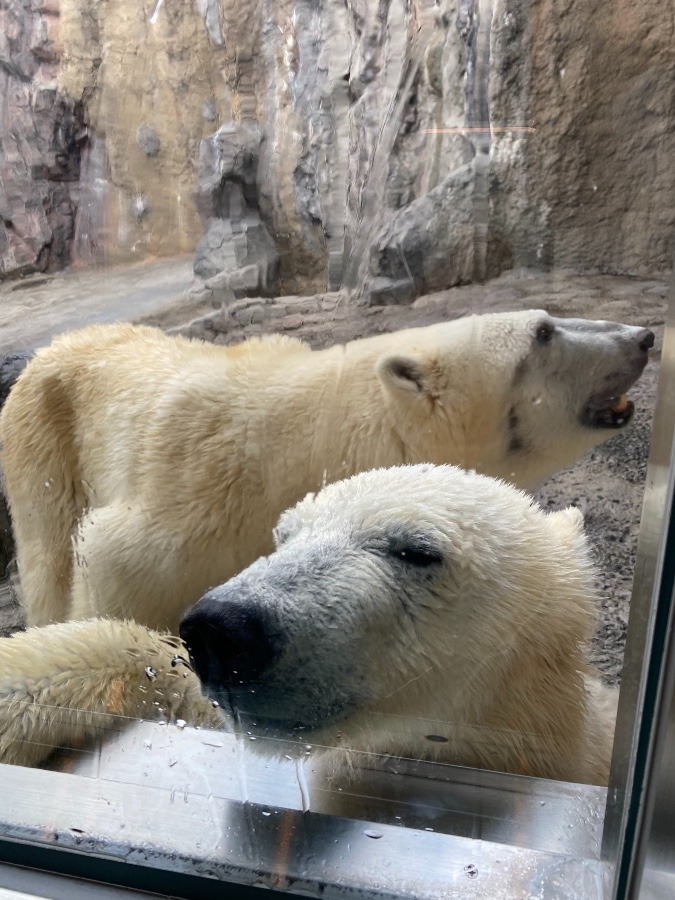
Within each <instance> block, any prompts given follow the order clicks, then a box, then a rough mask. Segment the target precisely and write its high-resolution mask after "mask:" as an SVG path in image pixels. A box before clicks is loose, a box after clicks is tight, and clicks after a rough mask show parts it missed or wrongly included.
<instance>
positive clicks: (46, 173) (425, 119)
mask: <svg viewBox="0 0 675 900" xmlns="http://www.w3.org/2000/svg"><path fill="white" fill-rule="evenodd" d="M56 2H57V0H43V2H38V0H33V2H31V0H0V15H1V16H3V17H4V19H3V22H4V24H5V26H6V27H5V29H4V31H3V34H4V35H5V36H4V37H2V38H0V81H2V79H4V81H2V86H4V88H5V90H4V91H3V95H2V96H3V99H2V100H0V116H1V117H2V118H1V119H0V122H1V128H2V132H1V134H0V141H2V144H1V146H0V172H1V173H2V191H1V192H0V213H1V214H2V220H3V222H4V226H0V253H1V254H2V256H1V257H0V259H1V260H2V262H1V264H0V265H1V266H2V268H0V274H1V273H2V271H4V272H5V273H11V272H17V271H20V270H21V269H22V268H23V269H25V268H26V267H33V268H47V267H49V266H54V265H58V264H62V263H63V262H64V261H65V260H67V259H68V258H71V259H75V260H84V261H97V260H101V259H103V258H105V259H107V260H109V261H114V260H115V259H120V258H129V257H138V256H147V255H168V254H172V253H177V252H184V251H189V252H192V251H194V250H195V248H197V251H196V261H195V271H196V273H197V274H198V275H199V276H200V278H201V284H202V291H203V293H204V294H205V295H209V294H210V295H211V296H212V298H213V300H214V302H219V301H223V300H225V301H228V300H231V299H232V298H233V297H241V296H244V295H247V294H248V295H257V294H275V293H282V292H284V293H311V292H316V291H322V290H335V289H337V288H340V287H347V288H350V289H352V290H355V291H357V292H358V293H359V294H360V295H361V296H363V297H366V298H370V299H371V300H374V301H377V302H378V303H396V302H400V301H405V300H408V299H410V298H412V297H414V296H416V295H418V294H420V293H426V292H429V291H434V290H437V289H440V288H445V287H449V286H452V285H455V284H461V283H466V282H470V281H474V280H482V279H484V278H487V277H491V276H493V275H496V274H498V273H499V272H500V271H502V270H503V269H505V268H509V267H511V266H515V265H525V266H534V267H550V266H552V265H556V266H560V267H563V268H567V269H573V270H576V271H599V272H610V273H611V272H622V273H628V274H641V275H646V274H649V273H654V272H663V271H664V270H665V269H667V268H668V267H669V266H670V265H671V264H672V255H673V250H674V245H673V240H674V238H675V58H674V51H673V47H674V46H675V17H674V16H673V13H672V11H670V10H668V9H666V8H665V7H664V5H663V4H662V3H657V2H656V0H614V2H611V3H610V2H609V0H583V2H582V0H527V2H526V0H349V2H344V3H343V2H336V0H196V2H194V3H173V2H170V0H166V2H165V0H137V2H133V3H132V2H130V0H105V2H100V3H96V4H93V3H91V2H90V0H59V6H58V8H57V6H56V5H55V4H56ZM48 4H52V5H48ZM45 85H48V87H45ZM3 227H4V231H2V230H1V229H2V228H3ZM3 241H4V243H3Z"/></svg>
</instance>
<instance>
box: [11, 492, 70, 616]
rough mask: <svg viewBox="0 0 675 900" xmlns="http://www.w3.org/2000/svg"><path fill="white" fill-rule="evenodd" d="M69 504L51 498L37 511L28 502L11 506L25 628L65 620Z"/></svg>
mask: <svg viewBox="0 0 675 900" xmlns="http://www.w3.org/2000/svg"><path fill="white" fill-rule="evenodd" d="M71 505H72V504H71V503H70V502H69V501H67V500H66V499H65V498H54V499H53V500H52V501H51V502H49V503H48V504H45V506H44V508H43V509H41V510H40V511H39V512H38V509H39V508H38V507H36V506H35V504H34V503H32V502H29V503H27V504H20V503H19V504H17V503H15V504H14V506H13V508H12V513H13V519H12V526H13V530H14V534H15V537H16V547H17V555H16V560H17V566H18V570H19V578H20V581H21V597H22V602H23V605H24V608H25V612H26V620H27V623H28V625H29V626H34V625H48V624H50V623H52V622H62V621H64V620H65V619H66V618H67V617H68V605H69V599H70V585H71V575H72V573H71V566H72V562H71V560H72V546H71V528H72V524H71V523H72V520H73V516H72V509H71Z"/></svg>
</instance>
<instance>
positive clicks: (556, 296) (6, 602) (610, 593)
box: [0, 267, 667, 681]
mask: <svg viewBox="0 0 675 900" xmlns="http://www.w3.org/2000/svg"><path fill="white" fill-rule="evenodd" d="M178 271H180V273H181V278H182V277H183V275H184V272H183V270H182V269H181V268H180V267H179V269H178ZM148 274H149V275H151V273H148ZM102 277H104V278H105V277H107V275H106V273H104V274H103V276H102ZM94 281H95V279H94V280H92V279H91V277H90V276H87V288H88V289H89V290H93V289H94V287H95V285H94ZM150 282H151V277H150ZM61 283H62V284H64V283H65V284H66V286H67V292H66V294H65V295H63V294H59V289H58V283H54V282H53V283H51V285H49V284H48V285H45V284H44V282H41V283H40V285H39V290H40V295H39V297H38V296H33V297H31V296H29V295H30V288H26V290H25V291H24V294H25V299H24V298H21V300H22V303H25V306H26V311H28V310H29V309H34V310H35V309H36V307H39V309H37V314H36V316H37V319H38V322H39V328H38V331H39V332H40V338H41V342H42V340H44V337H43V336H44V334H45V333H46V332H45V323H46V322H48V324H49V330H50V331H58V330H61V329H62V328H70V327H73V317H74V315H75V316H76V317H77V321H78V322H79V323H80V324H81V323H83V321H85V320H88V318H89V317H90V316H93V317H95V318H96V319H97V320H100V319H101V315H102V313H101V310H100V309H98V310H97V309H95V308H94V305H92V304H91V303H89V304H84V306H82V305H80V306H79V307H78V309H79V310H80V311H77V310H76V311H75V313H74V311H73V307H72V303H70V302H69V301H68V296H71V295H72V282H69V281H68V279H67V278H66V279H63V277H62V280H61ZM137 284H138V272H135V273H134V272H131V273H129V274H128V277H126V278H125V274H124V272H117V273H116V278H115V280H114V290H113V291H112V292H111V291H110V290H108V292H107V293H105V292H103V294H102V296H104V300H105V303H107V311H106V312H105V318H106V319H107V320H109V319H111V318H126V317H131V318H134V319H136V320H138V319H143V311H142V310H141V312H140V313H139V312H138V310H136V311H135V314H133V315H132V314H131V312H130V307H129V301H128V294H129V292H130V291H133V289H134V287H135V286H136V285H137ZM182 288H183V285H181V289H182ZM163 289H164V290H165V291H166V292H167V294H166V296H167V297H169V296H177V293H176V292H175V291H173V289H172V287H171V285H170V284H167V283H166V282H164V285H163ZM178 293H180V291H178ZM120 297H122V298H124V299H123V302H120V303H119V305H118V308H117V313H116V314H113V313H115V306H116V303H117V299H116V298H120ZM41 298H45V299H44V301H43V303H42V305H43V306H48V307H49V308H48V309H42V307H41V306H40V302H41ZM666 298H667V287H666V285H665V283H663V282H661V281H657V280H652V281H644V280H635V279H629V278H617V277H611V276H602V277H600V276H593V277H579V276H572V275H565V274H556V275H555V276H553V275H538V276H531V275H526V276H523V275H522V274H517V273H507V274H506V275H503V276H501V277H500V278H498V279H496V280H495V281H493V282H490V283H489V284H487V285H482V286H481V285H470V286H467V287H460V288H453V289H452V290H450V291H444V292H442V293H439V294H434V295H430V296H427V297H422V298H420V299H419V300H417V301H416V302H415V303H414V304H412V306H408V307H398V306H388V307H378V308H370V309H364V308H354V307H343V308H342V309H341V312H340V315H339V316H336V315H335V313H334V312H331V313H330V314H328V313H327V314H326V317H325V320H323V319H317V317H316V316H313V317H312V322H311V324H310V323H308V324H307V325H305V326H303V325H301V326H300V327H296V325H295V324H294V326H293V332H292V333H293V334H296V335H298V336H301V337H304V338H305V339H307V340H308V341H309V342H310V343H312V344H313V345H314V346H317V347H318V346H325V345H326V344H328V343H332V342H334V341H336V340H348V339H352V338H355V337H359V336H366V335H368V334H373V333H377V332H381V331H389V330H393V329H396V328H403V327H410V326H413V325H424V324H429V323H431V322H434V321H439V320H442V319H447V318H456V317H457V316H459V315H464V314H467V313H470V312H492V311H497V310H501V309H526V308H544V309H547V310H548V311H549V312H551V313H552V314H554V315H563V316H565V315H567V316H582V317H586V318H604V319H610V320H614V321H623V322H626V323H629V324H637V325H643V326H648V327H651V328H652V329H653V330H654V331H655V333H656V336H657V342H656V347H655V349H654V351H653V352H652V359H651V361H650V363H649V365H648V366H647V369H646V370H645V373H644V375H643V376H642V379H641V380H640V382H639V383H638V384H637V385H636V387H635V388H633V390H632V391H631V394H630V396H631V398H632V399H633V400H634V402H635V405H636V414H635V417H634V421H633V423H632V425H631V426H630V427H629V428H628V429H627V430H626V431H625V432H622V433H621V434H619V435H617V436H616V437H614V438H612V439H611V440H610V441H607V442H606V443H605V444H603V445H601V446H600V447H598V448H596V450H595V451H594V452H593V453H591V454H589V455H588V456H587V457H586V458H584V459H583V460H581V461H580V462H579V463H577V464H576V465H575V466H573V467H572V468H570V469H567V470H565V471H564V472H560V473H559V474H557V475H556V476H555V477H553V478H551V479H550V480H549V481H547V482H546V483H545V484H543V485H541V487H540V488H539V490H537V492H536V497H537V499H538V500H539V502H540V503H542V504H543V505H544V506H545V507H548V508H551V509H554V508H560V507H561V506H565V505H569V504H574V505H575V506H578V507H579V508H581V509H582V511H583V512H584V515H585V519H586V530H587V534H588V538H589V542H590V545H591V548H592V553H593V556H594V559H595V562H596V565H597V587H598V628H597V632H596V635H595V638H594V641H593V645H592V647H591V648H590V655H591V659H592V661H593V662H594V663H595V664H596V665H597V666H598V667H599V668H600V670H601V671H602V672H603V674H604V675H605V677H606V678H607V679H608V680H609V681H616V680H617V679H618V678H619V676H620V672H621V665H622V658H623V647H624V642H625V634H626V625H627V621H628V611H629V606H630V593H631V587H632V577H633V569H634V565H635V554H636V546H637V531H638V525H639V521H640V511H641V504H642V495H643V486H644V481H645V475H646V469H647V457H648V452H649V440H650V433H651V425H652V419H653V413H654V406H655V400H656V389H657V380H658V366H659V358H660V347H661V341H662V336H663V323H664V320H665V311H666V302H667V299H666ZM5 299H7V298H5V297H3V296H2V291H0V308H2V309H3V310H4V311H5V314H4V315H3V317H2V318H3V319H4V323H6V324H0V349H4V350H8V349H12V348H14V347H16V344H15V343H13V342H12V338H13V337H18V336H19V333H20V335H21V341H20V345H21V346H26V345H28V346H30V345H31V341H30V335H31V329H30V323H29V322H28V323H26V322H25V321H24V322H23V323H17V322H14V324H12V323H11V322H10V321H9V318H10V310H9V308H6V305H5V302H4V301H5ZM11 299H14V298H11ZM160 299H161V298H158V297H157V298H156V297H154V296H153V307H152V309H148V310H147V313H148V315H147V318H150V319H151V321H153V322H154V323H155V324H159V325H163V326H165V327H169V326H175V325H176V324H177V322H178V321H180V318H181V314H183V318H184V319H186V318H188V317H189V315H190V312H191V309H190V306H189V304H187V305H183V306H181V301H177V302H174V303H169V302H168V301H167V302H166V303H164V304H162V302H160ZM83 309H85V312H84V313H82V312H81V310H83ZM158 309H159V310H160V312H159V313H158ZM59 310H60V312H59ZM92 310H93V312H92ZM111 310H112V313H111ZM199 312H202V311H201V310H199ZM29 315H30V313H29ZM192 315H194V312H193V313H192ZM296 318H297V317H296ZM19 324H21V327H20V328H19ZM281 327H283V326H281ZM287 330H290V329H288V328H287ZM236 339H237V335H236V334H233V333H232V332H230V333H229V334H228V335H227V342H228V343H230V342H232V341H234V340H236ZM3 527H4V529H5V536H6V529H7V527H8V524H7V522H4V523H3V521H2V517H1V516H0V537H1V535H2V531H3ZM22 624H23V620H22V615H21V611H20V608H19V606H18V603H17V601H16V598H15V596H14V595H13V593H12V591H11V590H9V589H8V587H7V586H6V585H5V587H4V588H2V587H0V634H9V633H11V632H12V631H14V630H16V629H17V628H20V627H22Z"/></svg>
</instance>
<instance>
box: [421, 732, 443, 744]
mask: <svg viewBox="0 0 675 900" xmlns="http://www.w3.org/2000/svg"><path fill="white" fill-rule="evenodd" d="M425 737H426V739H427V740H428V741H434V743H436V744H447V743H448V738H446V737H443V735H442V734H427V735H425Z"/></svg>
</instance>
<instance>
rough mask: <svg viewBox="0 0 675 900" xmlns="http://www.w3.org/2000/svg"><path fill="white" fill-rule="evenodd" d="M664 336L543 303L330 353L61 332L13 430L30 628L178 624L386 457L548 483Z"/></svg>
mask: <svg viewBox="0 0 675 900" xmlns="http://www.w3.org/2000/svg"><path fill="white" fill-rule="evenodd" d="M653 341H654V336H653V334H652V333H651V332H650V331H647V330H646V329H643V328H637V327H631V326H626V325H615V324H612V323H608V322H591V321H584V320H576V319H568V320H566V319H556V318H553V317H551V316H549V315H547V313H545V312H542V311H537V310H535V311H529V312H513V313H502V314H493V315H485V316H471V317H468V318H465V319H460V320H457V321H453V322H444V323H439V324H436V325H431V326H428V327H426V328H418V329H411V330H408V331H400V332H396V333H393V334H385V335H378V336H376V337H371V338H367V339H364V340H358V341H353V342H351V343H349V344H346V345H343V346H336V347H332V348H330V349H327V350H322V351H316V352H314V351H311V350H310V349H309V348H308V347H307V346H306V345H305V344H303V343H301V342H299V341H297V340H292V339H288V338H284V337H277V336H274V337H267V338H263V339H258V340H253V341H249V342H248V343H246V344H243V345H241V346H240V347H238V348H234V349H232V348H223V347H219V346H214V345H210V344H204V343H201V342H191V341H188V340H186V339H184V338H180V337H168V336H166V335H164V334H162V332H160V331H158V330H156V329H151V328H144V327H134V326H131V325H115V326H94V327H91V328H88V329H85V330H83V331H81V332H78V333H74V334H69V335H66V336H64V337H60V338H58V339H57V340H56V341H54V343H53V344H52V345H51V346H50V347H48V348H45V349H42V350H40V351H38V353H37V354H36V356H35V358H34V359H33V360H32V361H31V362H30V363H29V364H28V366H27V368H26V369H25V371H24V372H23V374H22V375H21V376H20V377H19V379H18V381H17V383H16V385H15V386H14V387H13V389H12V390H11V392H10V395H9V398H8V400H7V403H6V405H5V408H4V411H3V414H2V420H1V423H0V436H1V438H2V441H3V444H4V451H3V465H4V470H5V478H6V487H7V494H8V498H9V502H10V506H11V511H12V517H13V523H14V531H15V537H16V545H17V561H18V568H19V574H20V579H21V587H22V591H23V599H24V605H25V608H26V613H27V619H28V623H29V625H44V624H48V623H50V622H55V621H61V620H65V619H68V618H88V617H91V616H94V615H103V616H112V617H115V618H127V617H129V618H133V619H135V620H136V621H138V622H142V623H144V624H146V625H148V626H150V627H154V628H165V627H167V628H170V629H172V630H175V628H176V627H177V625H178V621H179V619H180V616H181V614H182V613H183V612H184V611H185V610H186V609H187V608H188V607H189V606H190V605H191V604H192V603H194V601H195V600H197V598H198V597H199V596H200V595H201V594H202V593H204V591H206V590H207V589H208V587H209V586H212V585H215V584H220V583H222V582H223V581H225V580H227V579H228V578H229V577H231V576H232V575H234V574H236V573H237V572H240V571H241V570H242V569H244V568H245V567H246V566H247V565H249V564H250V563H251V562H252V561H253V560H255V559H256V558H257V557H259V556H260V555H262V554H265V553H268V552H269V550H270V534H271V530H272V527H273V525H274V523H275V521H276V519H277V517H278V516H279V514H280V513H281V512H282V511H283V510H284V509H286V508H287V507H288V506H290V505H292V504H293V503H295V502H297V501H298V500H299V499H300V498H301V497H302V496H304V494H305V493H306V492H307V491H308V490H316V489H318V488H319V487H320V486H321V485H322V484H323V483H327V482H332V481H335V480H337V479H340V478H344V477H347V476H349V475H351V474H353V473H356V472H359V471H364V470H367V469H370V468H374V467H380V466H392V465H398V464H401V463H415V462H429V463H451V464H456V465H460V466H462V467H465V468H468V469H476V470H477V471H479V472H483V473H485V474H488V475H492V476H499V477H503V478H505V479H507V480H509V481H511V482H513V483H514V484H516V485H519V486H531V485H533V484H535V483H537V482H538V481H539V480H541V479H542V478H543V477H544V476H546V475H548V474H550V473H552V472H554V471H556V470H557V469H560V468H561V467H563V466H565V465H567V464H568V463H570V462H572V461H573V460H574V459H576V458H577V457H579V456H580V455H582V454H583V453H584V452H586V451H587V450H589V449H590V448H591V447H593V446H594V445H595V444H597V443H599V442H600V441H602V440H604V439H606V438H607V437H608V436H609V435H611V434H613V433H615V432H616V430H617V429H618V428H621V427H623V426H624V425H625V424H626V423H627V422H628V421H629V420H630V417H631V414H632V405H631V403H630V401H628V400H627V399H626V398H625V397H624V392H625V391H627V390H628V388H629V387H630V386H631V385H632V384H633V382H634V381H635V380H636V379H637V378H638V377H639V376H640V374H641V372H642V370H643V368H644V366H645V364H646V362H647V358H648V350H649V348H650V347H651V346H652V344H653ZM73 541H74V548H73V546H72V544H73Z"/></svg>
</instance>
